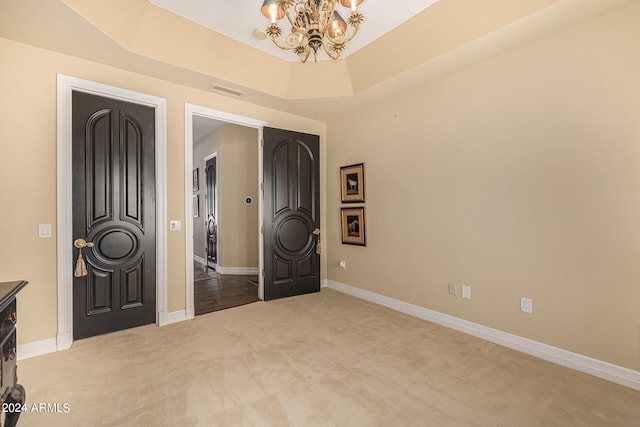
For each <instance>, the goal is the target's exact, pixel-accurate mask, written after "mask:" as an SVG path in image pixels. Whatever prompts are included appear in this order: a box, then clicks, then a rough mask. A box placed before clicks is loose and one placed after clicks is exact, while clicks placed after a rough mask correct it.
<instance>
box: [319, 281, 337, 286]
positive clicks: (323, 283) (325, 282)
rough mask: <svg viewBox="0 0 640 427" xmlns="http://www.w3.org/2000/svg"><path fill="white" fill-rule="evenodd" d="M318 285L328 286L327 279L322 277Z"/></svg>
mask: <svg viewBox="0 0 640 427" xmlns="http://www.w3.org/2000/svg"><path fill="white" fill-rule="evenodd" d="M336 283H337V282H336ZM320 287H321V288H328V287H329V279H322V280H321V281H320Z"/></svg>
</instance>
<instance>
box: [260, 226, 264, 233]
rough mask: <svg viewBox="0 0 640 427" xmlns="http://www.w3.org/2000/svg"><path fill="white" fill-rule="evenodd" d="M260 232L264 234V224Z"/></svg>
mask: <svg viewBox="0 0 640 427" xmlns="http://www.w3.org/2000/svg"><path fill="white" fill-rule="evenodd" d="M260 232H261V233H262V234H264V225H263V226H261V227H260Z"/></svg>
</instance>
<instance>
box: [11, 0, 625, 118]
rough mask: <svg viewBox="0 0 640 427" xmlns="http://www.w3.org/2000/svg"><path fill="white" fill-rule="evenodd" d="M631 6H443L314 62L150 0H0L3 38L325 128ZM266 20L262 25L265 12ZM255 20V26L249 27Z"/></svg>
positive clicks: (498, 2)
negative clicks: (350, 113) (272, 50)
mask: <svg viewBox="0 0 640 427" xmlns="http://www.w3.org/2000/svg"><path fill="white" fill-rule="evenodd" d="M154 1H160V0H154ZM176 1H177V0H176ZM207 1H212V0H191V1H190V2H186V1H182V2H184V3H196V2H200V3H203V4H204V3H206V2H207ZM633 1H638V0H606V1H603V0H517V1H514V0H483V1H478V0H439V1H437V2H436V3H434V4H432V5H431V6H429V7H427V8H426V9H424V10H422V11H421V12H419V13H418V14H416V15H415V16H413V17H411V18H410V19H408V20H406V21H405V22H404V23H403V24H401V25H400V26H398V27H396V28H394V29H392V30H390V31H387V32H386V33H384V34H383V35H381V36H380V37H379V38H377V39H375V40H374V41H371V42H368V44H366V46H364V47H362V48H360V49H359V50H357V51H356V52H353V53H351V55H349V56H348V57H347V58H346V59H341V60H339V61H319V62H318V63H313V62H307V63H306V64H301V63H298V62H288V61H285V60H283V59H280V58H277V57H274V56H273V55H271V54H268V53H265V52H264V51H262V50H260V49H257V48H254V47H252V46H249V45H247V44H245V43H243V42H239V41H237V40H235V39H233V38H231V37H229V36H227V35H224V34H221V33H220V32H218V31H214V30H212V29H209V28H206V27H204V26H202V25H200V24H197V23H194V22H193V21H191V20H189V19H186V18H183V17H181V16H179V15H176V14H175V13H172V12H169V11H167V10H165V9H164V8H161V7H158V6H156V5H154V4H152V3H150V1H149V0H91V1H87V0H19V1H16V0H0V37H4V38H7V39H12V40H16V41H18V42H21V43H27V44H31V45H34V46H38V47H42V48H45V49H50V50H54V51H58V52H62V53H64V54H68V55H73V56H77V57H81V58H86V59H88V60H91V61H95V62H100V63H105V64H109V65H112V66H115V67H120V68H123V69H127V70H131V71H134V72H137V73H140V74H144V75H149V76H152V77H157V78H160V79H164V80H169V81H174V82H176V83H179V84H183V85H187V86H190V87H194V88H197V89H201V90H210V88H211V87H212V86H214V85H218V86H222V87H226V88H229V89H233V90H235V91H238V92H240V93H241V95H240V96H239V97H238V99H240V100H243V101H246V102H251V103H254V104H258V105H264V106H267V107H270V108H276V109H279V110H282V111H288V112H292V113H295V114H298V115H302V116H306V117H311V118H314V119H319V120H324V121H326V120H328V119H329V118H330V117H331V116H332V115H336V114H342V113H343V112H344V111H345V110H347V109H353V108H357V107H358V106H359V105H363V104H365V103H368V102H371V101H372V100H373V99H375V98H377V97H379V96H382V95H384V94H388V93H389V92H390V91H397V90H402V89H406V88H408V87H410V86H411V85H414V84H419V83H420V82H423V81H425V79H432V78H435V77H438V76H441V75H443V74H445V73H450V72H454V71H456V70H458V69H460V68H463V67H467V66H470V65H473V64H474V63H477V62H479V61H482V60H484V59H487V58H489V57H491V56H494V55H498V54H500V53H502V52H505V51H507V50H509V49H513V48H516V47H517V46H519V45H522V44H524V43H529V42H532V41H534V40H536V39H539V38H541V37H545V36H548V35H550V34H552V33H554V32H557V31H562V30H563V29H565V28H567V27H569V26H573V25H578V24H580V23H581V22H584V21H586V20H588V19H592V18H594V17H596V16H598V15H601V14H603V13H606V12H608V11H611V10H614V9H616V8H619V7H622V6H624V5H626V4H628V3H631V2H633ZM221 3H224V7H225V8H226V9H225V10H226V11H227V13H232V12H234V11H235V10H236V8H240V7H242V9H244V8H245V6H246V5H247V4H251V10H254V8H255V9H257V8H258V6H259V5H260V0H252V1H248V0H241V1H240V0H238V1H229V0H226V1H222V2H221ZM368 3H379V4H381V3H383V2H380V1H379V0H378V1H374V0H367V1H365V2H364V3H363V5H362V6H363V9H362V11H363V13H368V14H369V16H368V17H367V22H366V23H367V25H370V26H373V25H374V24H373V23H372V21H374V20H375V19H374V18H375V15H376V14H375V13H373V12H372V11H371V10H369V11H367V10H366V9H364V5H365V4H368ZM428 3H429V4H430V3H431V1H430V0H428V1H427V0H424V1H423V4H424V5H426V4H428ZM385 4H389V2H385ZM403 4H404V2H400V1H398V2H394V3H393V5H394V6H397V7H402V6H403ZM241 5H242V6H241ZM242 9H238V10H242ZM229 11H230V12H229ZM256 19H257V21H255V22H262V23H263V25H264V21H263V20H262V19H264V18H262V16H261V15H258V17H257V18H256ZM237 25H240V24H237ZM255 25H256V24H255V23H254V22H253V21H252V22H251V23H247V24H246V27H247V31H248V32H251V31H253V27H255ZM363 28H364V27H363ZM264 43H267V45H268V44H269V43H270V42H269V41H267V40H265V41H264ZM220 96H228V95H224V94H222V93H221V94H220Z"/></svg>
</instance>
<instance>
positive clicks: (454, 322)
mask: <svg viewBox="0 0 640 427" xmlns="http://www.w3.org/2000/svg"><path fill="white" fill-rule="evenodd" d="M327 287H329V288H331V289H335V290H336V291H339V292H343V293H345V294H349V295H352V296H355V297H357V298H360V299H363V300H366V301H370V302H373V303H376V304H380V305H383V306H385V307H389V308H391V309H393V310H397V311H400V312H402V313H406V314H409V315H411V316H414V317H418V318H420V319H423V320H427V321H429V322H433V323H437V324H439V325H442V326H446V327H448V328H451V329H455V330H457V331H460V332H464V333H466V334H469V335H473V336H475V337H478V338H482V339H484V340H487V341H490V342H494V343H496V344H500V345H503V346H505V347H508V348H511V349H514V350H517V351H521V352H523V353H526V354H530V355H532V356H535V357H538V358H540V359H544V360H547V361H549V362H553V363H556V364H558V365H562V366H565V367H567V368H571V369H575V370H576V371H580V372H584V373H586V374H590V375H593V376H596V377H598V378H602V379H605V380H608V381H611V382H614V383H616V384H620V385H623V386H625V387H629V388H632V389H634V390H638V391H640V372H638V371H634V370H632V369H627V368H623V367H621V366H617V365H614V364H611V363H608V362H603V361H601V360H597V359H593V358H590V357H587V356H583V355H581V354H577V353H573V352H570V351H567V350H563V349H561V348H557V347H552V346H550V345H547V344H543V343H541V342H538V341H533V340H530V339H528V338H523V337H520V336H517V335H513V334H509V333H507V332H503V331H499V330H497V329H493V328H489V327H487V326H483V325H480V324H477V323H473V322H469V321H468V320H463V319H460V318H457V317H454V316H450V315H448V314H443V313H440V312H437V311H433V310H429V309H427V308H424V307H420V306H417V305H414V304H409V303H406V302H404V301H400V300H397V299H394V298H389V297H386V296H384V295H380V294H376V293H374V292H370V291H366V290H364V289H360V288H356V287H353V286H349V285H345V284H344V283H340V282H336V281H334V280H327Z"/></svg>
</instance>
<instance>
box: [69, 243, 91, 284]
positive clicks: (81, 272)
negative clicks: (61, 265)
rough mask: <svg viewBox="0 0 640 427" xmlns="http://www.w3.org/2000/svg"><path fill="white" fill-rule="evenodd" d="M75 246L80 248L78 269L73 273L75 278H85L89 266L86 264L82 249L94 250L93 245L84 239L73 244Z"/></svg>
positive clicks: (77, 262)
mask: <svg viewBox="0 0 640 427" xmlns="http://www.w3.org/2000/svg"><path fill="white" fill-rule="evenodd" d="M73 246H75V247H76V248H78V259H77V260H76V268H75V269H74V271H73V275H74V276H75V277H84V276H86V275H87V264H86V263H85V262H84V258H83V257H82V248H85V247H89V248H92V247H93V243H91V242H87V241H85V240H84V239H77V240H76V241H75V242H73Z"/></svg>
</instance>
